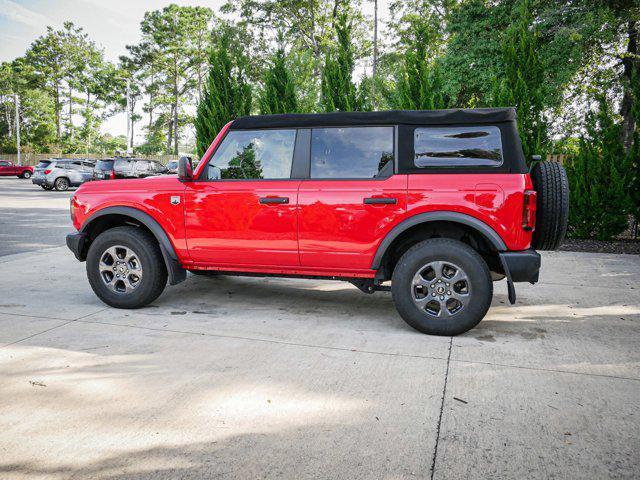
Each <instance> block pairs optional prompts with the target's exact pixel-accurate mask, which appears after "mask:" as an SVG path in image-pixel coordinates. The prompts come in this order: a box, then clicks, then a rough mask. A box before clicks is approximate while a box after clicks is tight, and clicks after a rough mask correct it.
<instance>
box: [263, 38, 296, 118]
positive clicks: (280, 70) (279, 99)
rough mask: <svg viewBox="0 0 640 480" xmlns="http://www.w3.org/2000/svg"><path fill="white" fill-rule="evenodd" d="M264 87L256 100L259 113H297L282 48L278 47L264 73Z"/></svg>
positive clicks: (291, 80)
mask: <svg viewBox="0 0 640 480" xmlns="http://www.w3.org/2000/svg"><path fill="white" fill-rule="evenodd" d="M263 83H264V87H263V89H262V91H261V92H260V97H259V98H258V105H259V107H260V113H261V114H263V115H270V114H274V113H293V112H297V111H298V100H297V98H296V92H295V85H294V83H293V79H292V78H291V75H290V73H289V70H288V69H287V65H286V61H285V54H284V48H282V47H280V48H278V50H277V51H276V53H275V54H274V55H273V57H272V59H271V65H270V66H269V68H267V70H266V71H265V73H264V77H263Z"/></svg>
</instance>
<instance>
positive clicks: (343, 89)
mask: <svg viewBox="0 0 640 480" xmlns="http://www.w3.org/2000/svg"><path fill="white" fill-rule="evenodd" d="M336 20H337V22H336V26H335V29H336V37H337V39H338V45H337V49H336V51H335V52H334V51H331V50H330V51H329V52H327V56H326V59H325V63H324V69H323V71H322V82H321V107H322V108H323V109H324V111H325V112H333V111H335V110H340V111H343V112H351V111H356V110H360V105H359V102H358V96H357V91H356V86H355V84H354V83H353V81H352V80H351V76H352V75H353V67H354V59H353V46H352V44H351V30H352V28H353V25H352V24H351V23H350V22H349V15H348V12H347V11H343V12H341V13H339V14H338V15H337V18H336Z"/></svg>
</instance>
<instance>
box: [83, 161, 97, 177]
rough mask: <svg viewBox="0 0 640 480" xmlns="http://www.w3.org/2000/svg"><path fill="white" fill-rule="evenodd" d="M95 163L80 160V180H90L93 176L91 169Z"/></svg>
mask: <svg viewBox="0 0 640 480" xmlns="http://www.w3.org/2000/svg"><path fill="white" fill-rule="evenodd" d="M95 166H96V165H95V163H93V162H88V161H86V160H85V161H82V170H81V172H82V182H81V183H84V182H87V181H89V180H91V179H92V178H93V169H94V168H95Z"/></svg>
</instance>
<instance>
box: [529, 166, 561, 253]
mask: <svg viewBox="0 0 640 480" xmlns="http://www.w3.org/2000/svg"><path fill="white" fill-rule="evenodd" d="M531 180H532V182H533V188H534V189H535V190H536V192H537V198H538V200H537V204H536V208H537V213H536V228H535V230H534V231H533V239H532V241H531V246H532V247H533V248H535V249H536V250H557V249H558V247H560V245H561V244H562V241H563V240H564V237H565V235H566V233H567V224H568V222H569V181H568V179H567V172H566V171H565V169H564V167H563V166H562V165H561V164H560V163H558V162H547V161H544V162H538V163H536V164H535V165H534V167H533V168H532V169H531Z"/></svg>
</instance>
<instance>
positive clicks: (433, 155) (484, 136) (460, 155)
mask: <svg viewBox="0 0 640 480" xmlns="http://www.w3.org/2000/svg"><path fill="white" fill-rule="evenodd" d="M413 143H414V147H413V150H414V158H413V162H414V165H415V166H416V167H417V168H429V167H498V166H500V165H502V141H501V138H500V129H499V128H498V127H492V126H487V127H429V128H426V127H425V128H416V129H415V131H414V133H413Z"/></svg>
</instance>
